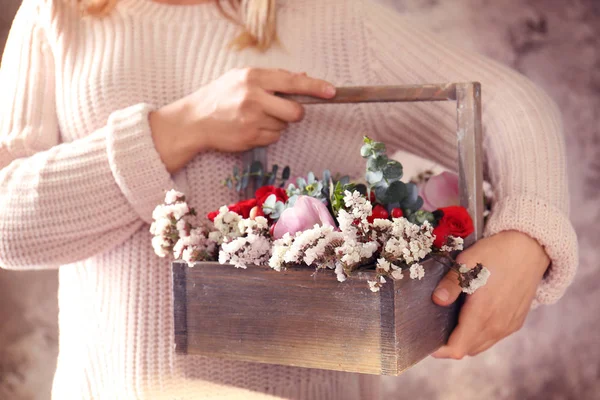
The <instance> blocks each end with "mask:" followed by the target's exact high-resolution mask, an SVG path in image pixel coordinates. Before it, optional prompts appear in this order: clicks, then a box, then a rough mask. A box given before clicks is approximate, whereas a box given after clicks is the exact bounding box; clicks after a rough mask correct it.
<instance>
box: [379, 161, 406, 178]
mask: <svg viewBox="0 0 600 400" xmlns="http://www.w3.org/2000/svg"><path fill="white" fill-rule="evenodd" d="M383 177H384V178H385V179H388V180H400V178H402V164H400V163H399V162H397V161H390V162H389V163H388V165H387V166H386V167H385V169H384V170H383Z"/></svg>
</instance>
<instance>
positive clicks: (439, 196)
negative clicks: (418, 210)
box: [419, 172, 460, 211]
mask: <svg viewBox="0 0 600 400" xmlns="http://www.w3.org/2000/svg"><path fill="white" fill-rule="evenodd" d="M419 195H420V196H421V197H422V198H423V210H425V211H435V210H437V209H438V208H442V207H449V206H457V205H459V204H460V194H459V190H458V175H456V174H454V173H452V172H442V173H441V174H439V175H434V176H432V177H431V178H429V180H428V181H427V182H425V183H423V184H421V185H419Z"/></svg>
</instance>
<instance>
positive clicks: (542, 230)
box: [484, 197, 579, 308]
mask: <svg viewBox="0 0 600 400" xmlns="http://www.w3.org/2000/svg"><path fill="white" fill-rule="evenodd" d="M508 230H516V231H520V232H523V233H525V234H527V235H529V236H530V237H532V238H534V239H536V240H537V241H538V243H540V244H541V245H542V247H544V249H545V251H546V254H548V257H549V258H550V260H551V263H550V266H549V267H548V270H547V271H546V274H545V275H544V279H543V280H542V282H541V283H540V285H539V286H538V289H537V292H536V297H535V299H534V301H533V305H532V306H533V307H534V308H535V307H537V306H538V305H539V304H552V303H555V302H556V301H557V300H558V299H560V298H561V297H562V295H563V294H564V292H565V290H566V289H567V287H568V286H569V285H570V283H571V282H572V280H573V277H574V276H575V272H576V270H577V264H578V259H579V256H578V249H577V236H576V234H575V230H574V229H573V226H572V225H571V222H570V221H569V219H568V218H567V215H566V214H565V213H564V212H563V211H561V210H559V209H558V208H556V207H554V206H552V205H550V204H548V203H546V202H544V201H542V200H538V199H534V198H530V197H509V198H504V199H503V200H502V201H498V202H496V203H495V204H494V209H493V212H492V214H491V215H490V219H489V221H488V223H487V225H486V228H485V234H484V235H485V236H491V235H494V234H496V233H499V232H502V231H508Z"/></svg>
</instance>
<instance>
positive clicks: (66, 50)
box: [49, 0, 369, 400]
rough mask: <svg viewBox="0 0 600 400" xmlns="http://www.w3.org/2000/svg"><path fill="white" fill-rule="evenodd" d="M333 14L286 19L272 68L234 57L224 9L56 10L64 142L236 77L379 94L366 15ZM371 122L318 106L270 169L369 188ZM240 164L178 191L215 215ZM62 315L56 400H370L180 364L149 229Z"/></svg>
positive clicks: (79, 278)
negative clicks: (354, 179) (372, 84)
mask: <svg viewBox="0 0 600 400" xmlns="http://www.w3.org/2000/svg"><path fill="white" fill-rule="evenodd" d="M326 3H327V4H323V2H319V1H317V0H297V1H290V2H286V3H285V4H284V6H282V8H281V10H280V14H279V32H280V34H279V37H280V41H281V44H282V45H281V46H280V47H276V48H274V49H272V50H270V51H269V52H267V53H265V54H260V53H258V52H256V51H253V50H246V51H243V52H232V51H230V50H228V49H227V43H228V42H229V41H230V40H232V39H233V38H234V37H235V35H236V33H237V28H236V27H235V26H234V25H233V24H232V23H230V22H229V21H227V20H226V19H224V18H223V17H221V16H220V15H219V14H218V13H217V12H216V9H215V8H214V6H213V5H199V6H192V7H188V6H185V7H179V6H168V5H162V4H157V3H150V2H149V0H121V2H120V3H119V5H118V7H117V10H115V11H114V12H113V13H112V14H110V15H109V16H107V17H106V18H104V19H96V18H92V17H86V18H80V17H79V16H78V15H77V13H75V12H70V11H68V10H67V9H66V8H65V7H64V6H56V10H57V11H56V14H57V18H56V27H55V29H53V30H52V31H51V32H50V39H49V42H50V45H51V47H52V52H53V54H54V62H55V66H56V76H55V79H56V88H57V90H56V92H57V95H56V104H57V114H58V118H59V126H60V133H61V140H62V141H65V142H70V141H73V140H76V139H78V138H81V137H83V136H85V135H88V134H90V133H91V132H93V131H94V130H96V129H99V128H101V127H103V126H104V125H105V124H106V121H107V119H108V117H109V115H110V114H111V113H112V112H113V111H115V110H119V109H122V108H125V107H128V106H131V105H134V104H137V103H149V104H153V105H155V106H157V107H160V106H162V105H165V104H168V103H170V102H172V101H175V100H177V99H179V98H181V97H183V96H185V95H187V94H189V93H191V92H193V91H194V90H196V89H197V88H199V87H201V86H202V85H204V84H206V83H208V82H210V81H211V80H213V79H215V78H217V77H219V76H220V75H222V74H223V73H225V72H226V71H227V70H229V69H231V68H240V67H270V68H284V69H289V70H293V71H298V72H300V71H306V72H307V73H309V74H310V75H312V76H315V77H319V78H323V79H326V80H329V81H331V82H333V83H334V84H336V85H339V86H342V85H358V84H367V83H369V82H368V78H367V76H366V75H365V71H366V70H367V69H368V57H367V55H366V54H364V53H363V52H364V51H366V50H364V49H366V48H367V46H366V43H364V40H365V39H364V35H363V32H362V27H361V20H360V12H359V10H358V7H359V5H360V4H359V2H354V1H341V0H340V1H332V2H326ZM52 35H54V36H52ZM362 113H363V109H361V108H358V107H352V106H317V107H314V106H311V107H310V108H309V109H308V111H307V115H306V118H305V120H304V121H303V122H302V123H300V124H297V125H293V126H291V127H290V129H288V130H287V131H286V132H285V134H284V135H283V137H282V139H281V141H280V142H279V143H277V144H276V145H274V146H271V147H270V148H269V149H268V160H269V163H276V164H279V165H281V166H283V165H289V166H290V167H291V169H292V174H293V175H302V174H306V173H307V172H309V171H314V172H315V173H317V174H318V173H320V172H322V171H323V170H324V169H326V168H328V169H331V171H332V172H333V173H336V172H340V173H345V174H352V175H355V176H356V175H359V173H360V171H362V170H363V168H364V167H363V162H362V161H361V160H362V159H361V158H360V155H359V153H358V149H359V147H360V143H361V140H362V136H363V135H364V134H366V133H368V130H367V127H366V124H365V120H364V118H363V115H362ZM239 161H240V159H239V156H236V155H228V154H216V153H206V154H199V155H198V156H197V157H196V158H195V159H194V160H193V161H192V162H191V163H190V164H189V165H188V166H187V167H186V168H185V169H184V170H183V171H181V172H180V173H179V174H178V175H177V177H176V181H177V182H178V183H181V184H182V186H183V187H184V190H185V191H186V194H187V195H188V197H189V200H190V202H191V204H192V205H193V206H194V207H196V208H197V209H198V210H199V211H200V212H201V213H205V212H206V211H209V210H212V209H215V208H217V207H219V206H220V205H222V204H227V203H230V202H232V201H234V200H236V199H237V198H238V197H237V194H236V193H233V192H231V191H230V190H228V189H227V188H225V187H224V186H223V184H222V182H223V179H224V178H225V177H226V176H227V174H228V173H229V172H230V171H231V169H232V166H233V165H234V164H235V163H238V162H239ZM165 189H169V188H165ZM59 306H60V317H59V321H60V329H61V336H60V356H59V361H58V369H57V374H56V377H55V387H54V397H55V398H57V399H61V400H62V399H69V398H78V399H80V398H82V397H85V398H87V397H86V396H88V397H89V396H91V397H94V398H102V399H104V398H107V399H108V398H110V399H121V398H123V399H129V398H152V399H155V398H162V397H160V396H159V395H158V392H159V391H163V392H164V393H168V395H166V397H164V398H168V399H176V398H179V397H176V396H178V395H181V396H190V397H181V398H182V399H183V398H186V399H187V398H190V399H192V398H193V399H195V398H199V397H201V395H204V396H211V395H213V396H217V395H223V394H224V393H227V391H228V390H232V389H224V388H222V387H217V388H214V387H213V386H211V385H209V384H208V383H206V381H212V382H216V383H220V384H226V385H229V386H234V387H246V388H250V389H252V390H254V391H257V392H269V393H278V394H280V395H286V396H288V397H305V398H344V399H350V398H355V397H354V396H357V393H358V392H357V391H358V389H359V387H358V386H357V381H356V379H355V377H353V376H351V375H349V374H342V373H331V372H325V371H316V370H306V369H293V368H285V367H272V366H264V365H250V364H244V363H233V362H227V361H219V360H209V359H204V358H201V357H185V358H184V357H181V356H176V355H175V354H174V352H173V345H172V343H173V340H172V339H173V333H172V314H171V310H172V296H171V274H170V267H169V263H168V261H165V260H164V259H159V258H158V257H156V256H155V255H154V254H153V252H152V248H151V245H150V235H149V233H148V227H144V228H142V229H141V230H140V231H138V232H137V233H136V234H134V236H133V237H131V238H129V239H128V240H127V241H126V242H125V243H123V244H122V245H120V246H118V247H117V248H115V249H112V250H110V251H108V252H106V253H104V254H101V255H97V256H96V257H93V258H91V259H88V260H86V261H84V262H80V263H77V264H74V265H69V266H63V267H61V270H60V292H59ZM232 393H233V392H232ZM310 393H312V394H310ZM236 395H237V396H238V397H237V398H241V397H239V396H242V395H240V394H239V393H238V394H236ZM244 396H245V398H249V397H248V396H249V395H248V394H246V395H243V396H242V397H244Z"/></svg>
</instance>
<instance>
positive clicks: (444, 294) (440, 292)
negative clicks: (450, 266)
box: [432, 270, 462, 307]
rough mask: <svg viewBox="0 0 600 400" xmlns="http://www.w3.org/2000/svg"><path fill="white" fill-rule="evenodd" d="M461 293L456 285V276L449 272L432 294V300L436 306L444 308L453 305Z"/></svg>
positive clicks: (454, 272)
mask: <svg viewBox="0 0 600 400" xmlns="http://www.w3.org/2000/svg"><path fill="white" fill-rule="evenodd" d="M461 292H462V290H461V288H460V285H459V284H458V274H457V273H456V271H454V270H450V271H449V272H448V273H447V274H446V276H444V278H443V279H442V280H441V281H440V283H439V284H438V286H437V288H436V289H435V291H434V292H433V296H432V300H433V302H434V303H435V304H437V305H438V306H444V307H446V306H449V305H450V304H452V303H454V302H455V301H456V299H458V296H460V294H461Z"/></svg>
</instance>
